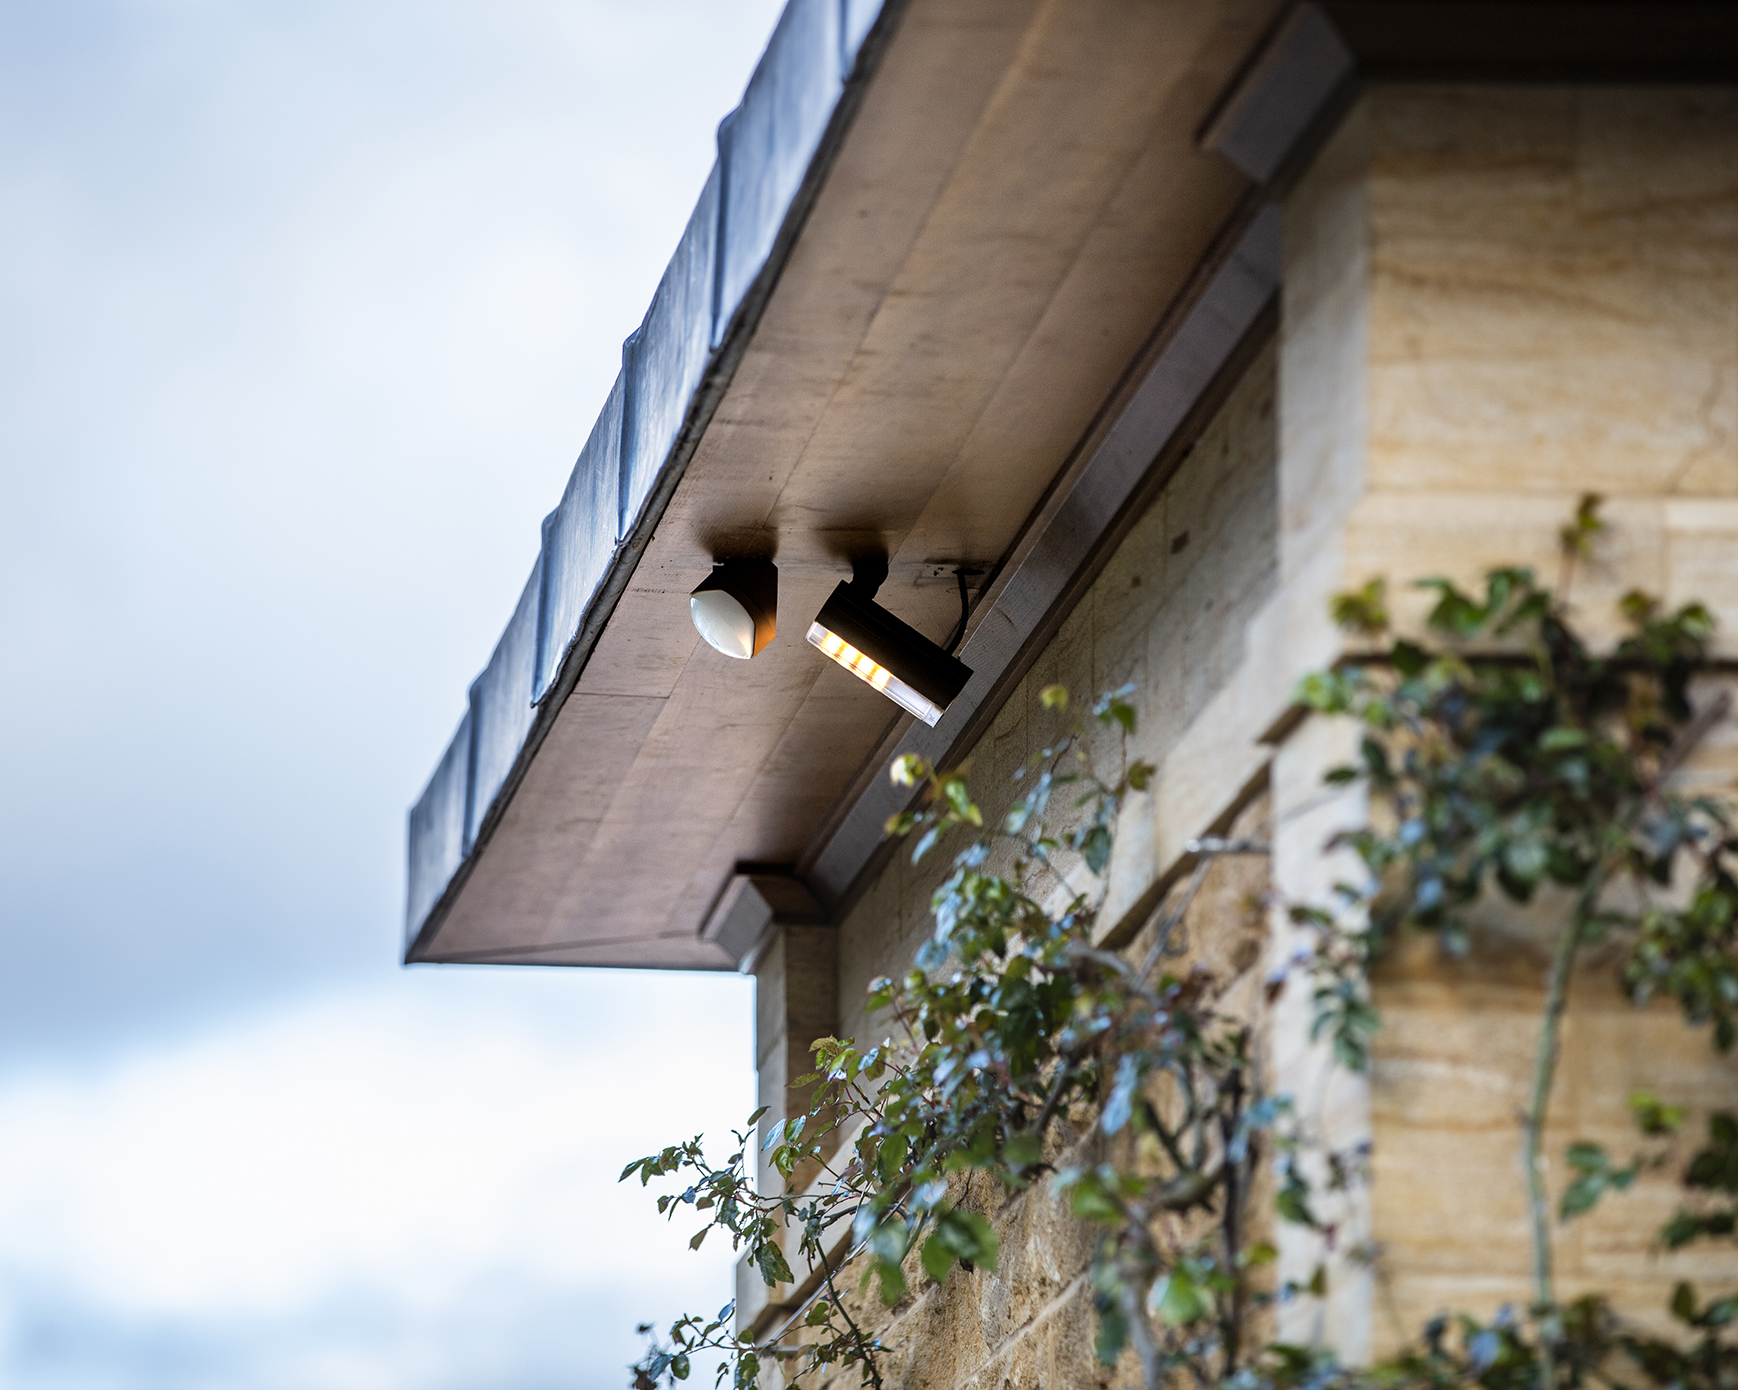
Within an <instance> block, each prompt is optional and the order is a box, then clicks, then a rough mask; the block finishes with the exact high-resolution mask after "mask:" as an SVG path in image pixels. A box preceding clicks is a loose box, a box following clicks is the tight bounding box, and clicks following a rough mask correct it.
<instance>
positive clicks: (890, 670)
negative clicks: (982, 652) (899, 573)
mask: <svg viewBox="0 0 1738 1390" xmlns="http://www.w3.org/2000/svg"><path fill="white" fill-rule="evenodd" d="M853 568H854V570H855V577H853V578H852V579H851V581H850V582H849V583H845V584H841V585H839V587H838V588H836V589H834V590H833V594H832V597H831V598H829V599H828V600H827V602H826V604H825V605H824V606H823V607H822V609H821V611H820V612H819V613H817V614H816V615H815V620H814V622H812V623H810V624H809V641H810V642H811V643H813V644H814V645H815V646H817V647H819V648H820V649H821V651H822V653H823V654H824V655H826V656H829V657H831V658H832V659H833V660H834V661H836V662H838V663H839V665H841V666H843V667H844V668H845V669H846V670H847V671H849V672H850V673H851V674H852V675H854V676H856V677H857V678H858V679H859V680H861V681H866V682H867V683H868V684H870V685H872V686H874V687H875V689H877V690H879V691H880V692H881V693H882V694H883V695H885V696H886V697H887V698H888V699H889V700H891V701H893V703H894V704H896V705H898V706H899V707H900V708H901V709H903V710H905V711H907V712H908V713H910V714H915V715H916V716H917V717H918V718H919V719H921V720H922V721H923V722H924V723H925V724H928V725H929V726H930V727H931V728H933V727H934V726H935V722H936V720H938V719H940V718H941V714H942V711H943V710H945V709H946V708H947V707H948V706H949V705H950V704H952V703H953V698H954V696H956V695H958V694H959V693H960V691H961V690H963V689H964V688H965V683H966V682H967V681H969V680H970V679H971V678H972V671H971V667H969V666H967V665H966V664H965V663H964V662H963V661H960V660H959V659H958V658H956V657H953V656H950V655H949V654H948V653H947V652H945V651H943V650H942V649H941V648H940V647H938V646H936V644H935V643H934V642H931V641H930V640H929V638H927V637H925V636H924V635H923V634H922V633H921V632H919V631H918V630H917V629H916V628H914V627H911V626H909V625H907V624H905V623H902V622H900V621H899V619H898V618H896V617H894V616H893V615H892V614H891V613H889V612H888V611H887V610H886V609H885V608H883V607H882V606H881V605H880V604H878V603H876V602H875V600H874V594H875V590H876V589H877V588H879V587H880V583H881V580H882V579H884V578H885V577H886V575H887V562H886V560H885V559H878V560H873V561H869V562H867V563H862V562H860V563H859V564H858V565H856V566H854V567H853Z"/></svg>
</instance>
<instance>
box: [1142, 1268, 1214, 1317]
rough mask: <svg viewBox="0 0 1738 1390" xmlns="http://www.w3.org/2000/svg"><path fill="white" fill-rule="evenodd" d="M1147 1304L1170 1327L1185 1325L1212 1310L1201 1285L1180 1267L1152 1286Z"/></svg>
mask: <svg viewBox="0 0 1738 1390" xmlns="http://www.w3.org/2000/svg"><path fill="white" fill-rule="evenodd" d="M1148 1306H1149V1307H1151V1309H1152V1311H1153V1312H1155V1313H1157V1314H1158V1315H1159V1317H1161V1318H1163V1319H1164V1320H1165V1321H1166V1322H1168V1323H1169V1324H1170V1325H1171V1326H1172V1327H1186V1326H1187V1325H1188V1324H1190V1323H1192V1322H1196V1321H1198V1320H1199V1319H1201V1318H1204V1317H1206V1316H1207V1315H1208V1314H1209V1313H1210V1312H1212V1311H1213V1305H1212V1303H1211V1302H1210V1301H1209V1300H1208V1298H1207V1295H1206V1293H1205V1292H1204V1291H1203V1290H1202V1288H1201V1286H1200V1285H1199V1284H1197V1283H1196V1282H1195V1281H1194V1279H1192V1278H1191V1277H1190V1276H1189V1274H1188V1273H1187V1272H1186V1271H1184V1270H1182V1269H1173V1270H1172V1271H1171V1272H1170V1273H1169V1274H1167V1275H1166V1276H1165V1277H1164V1279H1162V1280H1161V1281H1160V1282H1159V1283H1157V1284H1155V1285H1154V1286H1153V1292H1152V1297H1151V1298H1150V1299H1149V1300H1148Z"/></svg>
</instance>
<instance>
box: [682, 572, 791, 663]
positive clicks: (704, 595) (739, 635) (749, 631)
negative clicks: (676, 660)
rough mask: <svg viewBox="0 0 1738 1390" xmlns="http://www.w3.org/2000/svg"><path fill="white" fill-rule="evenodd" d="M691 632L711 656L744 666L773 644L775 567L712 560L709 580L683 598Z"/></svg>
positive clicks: (775, 628) (775, 619)
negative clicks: (728, 658)
mask: <svg viewBox="0 0 1738 1390" xmlns="http://www.w3.org/2000/svg"><path fill="white" fill-rule="evenodd" d="M688 615H689V616H690V617H691V618H693V619H694V629H695V631H697V632H698V633H699V634H700V635H701V636H702V637H704V638H705V639H706V645H707V646H709V647H711V648H712V650H713V651H715V652H723V653H724V655H726V656H732V657H735V658H736V659H737V660H738V661H747V660H748V659H749V658H750V657H752V656H759V655H760V652H761V649H762V648H763V647H765V646H766V644H767V643H768V642H770V641H772V639H773V634H774V633H775V632H776V631H777V618H778V566H777V565H775V564H773V562H772V561H771V560H718V561H715V562H714V563H713V566H712V574H711V577H710V578H708V579H707V580H706V582H705V583H703V584H701V585H700V587H699V588H697V589H695V590H694V592H693V593H691V594H689V595H688Z"/></svg>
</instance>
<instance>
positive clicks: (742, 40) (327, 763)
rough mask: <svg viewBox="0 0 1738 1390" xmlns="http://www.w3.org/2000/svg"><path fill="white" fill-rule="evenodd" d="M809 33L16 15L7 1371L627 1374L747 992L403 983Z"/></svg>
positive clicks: (410, 8)
mask: <svg viewBox="0 0 1738 1390" xmlns="http://www.w3.org/2000/svg"><path fill="white" fill-rule="evenodd" d="M777 10H778V5H777V4H776V3H775V0H494V3H490V4H486V5H485V4H481V3H476V0H472V3H468V4H461V3H455V2H454V0H419V2H418V3H409V0H348V2H347V3H333V2H330V0H299V2H298V3H290V2H289V0H280V3H266V2H265V0H107V3H103V2H101V0H55V2H54V3H44V2H43V0H0V252H3V254H0V481H3V483H4V491H3V494H0V497H3V501H0V939H3V941H4V946H5V964H4V967H3V968H0V1385H3V1386H5V1387H8V1388H9V1390H12V1388H13V1387H16V1390H38V1388H39V1387H41V1388H43V1390H46V1387H55V1388H56V1390H59V1387H74V1386H76V1387H80V1390H98V1388H99V1387H100V1388H101V1390H108V1388H109V1387H113V1388H114V1390H145V1388H146V1387H158V1386H163V1387H170V1386H173V1387H177V1390H196V1388H198V1387H205V1386H210V1387H213V1388H214V1390H215V1387H240V1386H246V1387H249V1390H275V1387H278V1386H283V1387H286V1390H288V1387H298V1390H306V1387H309V1386H316V1385H317V1386H320V1387H322V1388H323V1390H325V1388H327V1387H329V1388H330V1390H345V1387H352V1386H354V1387H358V1390H362V1388H363V1387H368V1388H370V1390H372V1387H380V1388H381V1390H387V1388H388V1387H390V1388H391V1390H424V1388H425V1387H426V1388H427V1390H448V1387H451V1390H461V1387H479V1386H485V1385H486V1386H489V1387H493V1388H494V1390H534V1388H535V1390H543V1387H556V1386H561V1387H572V1390H590V1387H593V1386H597V1387H603V1386H618V1385H620V1384H622V1383H624V1377H623V1376H622V1374H621V1366H622V1364H623V1362H624V1361H625V1360H627V1359H629V1358H630V1357H631V1356H632V1355H633V1354H634V1350H635V1342H634V1338H633V1336H632V1326H631V1325H632V1323H633V1322H634V1321H635V1320H636V1319H638V1318H641V1317H649V1316H654V1315H658V1316H667V1315H669V1314H670V1313H672V1312H674V1311H675V1310H676V1309H675V1303H676V1302H677V1301H679V1300H681V1299H683V1298H687V1297H688V1296H690V1295H692V1296H693V1297H694V1298H695V1299H697V1300H699V1301H700V1302H701V1303H703V1304H706V1305H710V1306H713V1307H715V1306H716V1304H717V1303H719V1302H722V1301H723V1298H724V1297H725V1296H727V1293H728V1289H727V1280H726V1270H727V1265H728V1260H727V1258H726V1257H725V1253H724V1252H717V1253H713V1254H710V1255H708V1256H703V1257H699V1258H696V1257H692V1256H689V1255H688V1254H687V1253H686V1249H685V1246H686V1236H687V1234H688V1232H687V1231H686V1230H679V1231H669V1230H666V1229H664V1228H663V1227H662V1226H661V1225H660V1224H659V1223H658V1222H657V1221H656V1219H655V1216H648V1214H647V1213H648V1212H649V1207H648V1206H647V1205H646V1204H644V1203H643V1202H640V1201H636V1200H634V1199H633V1198H632V1197H630V1196H628V1195H627V1194H626V1193H625V1191H624V1190H619V1189H617V1188H616V1187H615V1185H614V1182H613V1179H614V1176H615V1173H616V1172H617V1171H619V1169H620V1166H621V1164H622V1163H623V1162H624V1161H625V1160H626V1159H627V1158H629V1157H634V1156H637V1155H638V1154H639V1153H641V1152H644V1151H645V1150H647V1149H649V1148H651V1147H653V1146H655V1145H657V1144H660V1143H663V1142H667V1141H668V1140H669V1139H672V1138H675V1137H677V1135H678V1134H680V1133H684V1132H692V1131H693V1130H694V1129H697V1128H699V1127H701V1125H702V1124H705V1125H707V1126H710V1127H713V1128H719V1127H721V1126H723V1125H725V1124H727V1123H728V1122H729V1121H730V1120H731V1119H732V1118H735V1117H738V1116H740V1115H741V1114H743V1113H745V1112H746V1110H747V1109H748V1108H749V1107H750V1106H751V1105H752V1099H751V1094H752V1072H751V1059H750V1057H749V1038H748V1033H749V1017H748V1014H749V1002H750V995H749V990H748V986H747V983H746V982H745V981H742V980H740V979H737V978H734V977H703V978H702V977H680V976H669V975H651V974H618V973H592V972H578V971H574V972H567V971H538V970H521V971H488V970H464V971H459V970H450V969H423V970H418V971H412V972H406V971H403V970H400V969H399V968H398V967H397V965H396V959H397V951H398V945H399V938H400V934H401V919H402V893H403V831H404V812H405V808H406V807H407V806H408V805H409V803H410V802H411V801H412V800H413V799H414V797H415V795H416V793H417V792H418V790H419V789H420V787H421V784H422V781H423V779H424V778H425V776H426V775H427V773H428V771H429V769H430V768H431V767H432V766H433V763H434V760H435V758H436V757H437V756H438V754H439V752H440V750H441V748H442V747H443V745H444V743H445V741H446V739H447V737H448V736H449V735H450V733H451V730H452V728H453V726H454V725H455V724H456V722H457V720H458V717H459V715H460V714H461V713H462V710H463V699H464V692H465V688H466V686H467V685H468V683H469V681H470V679H471V678H472V677H473V676H474V675H475V674H476V672H477V670H478V669H479V668H480V667H481V666H482V664H483V662H484V661H485V660H486V658H487V656H488V653H489V650H490V648H491V646H492V645H493V642H494V639H495V637H496V635H497V634H498V632H499V630H500V628H501V625H502V624H503V623H504V621H505V619H506V617H507V615H508V614H509V612H510V611H511V609H512V606H513V602H514V600H515V598H516V597H517V595H518V592H519V589H520V587H521V585H522V583H523V581H524V577H525V574H526V572H527V571H528V569H529V567H530V564H531V562H532V560H533V558H534V556H535V553H536V546H537V536H538V523H539V521H540V520H541V518H542V516H543V514H544V513H545V512H546V511H547V510H548V509H549V508H550V507H552V506H553V505H554V503H555V502H556V500H557V499H558V498H559V495H560V490H561V485H562V482H563V480H564V479H565V476H566V473H567V470H568V469H569V467H570V466H571V463H572V459H573V456H574V454H575V453H576V451H577V449H578V447H579V445H580V443H581V442H583V440H584V438H585V435H586V433H587V431H588V430H589V428H590V423H591V420H592V418H593V416H594V415H595V413H596V410H597V407H598V405H599V403H600V402H601V401H602V399H603V397H604V395H605V393H606V392H607V390H608V388H609V385H610V382H611V381H612V380H613V378H614V375H615V372H616V368H617V365H618V362H619V355H620V343H621V340H622V338H623V337H624V336H626V334H627V333H628V332H629V331H631V330H632V328H633V327H634V326H635V325H636V324H637V323H638V321H639V318H640V316H641V314H642V313H643V311H644V309H645V306H646V304H647V303H648V302H649V300H650V298H651V293H652V290H653V288H654V287H655V285H656V283H657V279H658V276H659V274H660V272H661V270H662V268H663V265H664V262H665V260H666V259H667V258H668V255H669V253H670V251H671V249H672V248H673V247H674V246H675V243H676V240H677V237H678V236H679V235H680V232H681V229H682V227H683V225H684V223H685V221H686V219H687V215H688V211H689V208H690V206H691V205H692V202H693V199H694V196H695V195H696V194H697V192H698V191H699V189H700V186H701V184H702V182H703V180H704V178H705V175H706V171H707V169H708V167H709V166H710V163H711V160H712V156H713V131H714V128H715V126H716V124H717V122H718V120H719V118H720V117H722V116H723V114H724V113H725V112H726V111H728V110H729V109H730V107H731V106H733V105H734V104H735V102H736V100H737V98H738V96H739V95H740V93H741V90H742V86H743V84H744V82H745V81H746V79H747V77H748V74H749V72H750V71H751V69H752V67H753V64H754V61H755V59H756V58H757V57H758V55H759V53H760V51H761V49H762V47H763V46H764V43H765V40H766V37H767V35H768V33H769V32H770V30H771V27H772V24H773V22H774V20H775V19H776V16H777Z"/></svg>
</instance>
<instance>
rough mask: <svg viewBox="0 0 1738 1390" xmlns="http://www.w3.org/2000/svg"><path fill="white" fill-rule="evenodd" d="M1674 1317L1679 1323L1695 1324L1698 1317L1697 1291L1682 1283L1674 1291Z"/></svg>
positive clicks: (1672, 1308) (1672, 1304) (1672, 1305)
mask: <svg viewBox="0 0 1738 1390" xmlns="http://www.w3.org/2000/svg"><path fill="white" fill-rule="evenodd" d="M1671 1310H1672V1316H1673V1317H1674V1318H1676V1319H1677V1320H1678V1321H1679V1322H1693V1321H1694V1320H1695V1317H1696V1291H1695V1289H1693V1288H1691V1287H1690V1285H1688V1284H1683V1283H1680V1284H1679V1285H1678V1286H1677V1287H1676V1288H1675V1289H1673V1290H1672V1302H1671Z"/></svg>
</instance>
